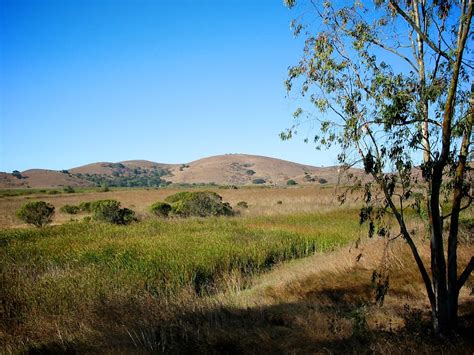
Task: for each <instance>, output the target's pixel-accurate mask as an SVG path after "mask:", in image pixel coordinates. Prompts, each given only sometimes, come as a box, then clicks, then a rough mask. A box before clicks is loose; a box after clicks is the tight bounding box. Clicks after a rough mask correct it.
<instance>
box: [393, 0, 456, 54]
mask: <svg viewBox="0 0 474 355" xmlns="http://www.w3.org/2000/svg"><path fill="white" fill-rule="evenodd" d="M389 3H390V5H391V6H393V8H394V9H395V10H396V11H397V12H398V13H399V14H400V15H401V16H402V17H403V18H404V19H405V21H406V22H408V24H409V25H410V26H411V27H412V28H413V29H414V30H415V31H416V33H418V35H419V36H420V38H421V39H422V40H423V41H424V42H426V44H427V45H428V46H430V48H431V49H432V50H434V51H435V52H436V53H438V54H440V55H441V56H443V57H444V58H446V59H447V60H448V62H450V63H452V62H454V59H453V58H451V57H450V56H449V55H448V54H447V53H446V52H444V51H442V50H441V49H439V48H438V47H437V46H436V44H434V43H433V41H431V40H430V39H429V38H428V37H427V36H426V35H425V34H424V33H423V31H422V30H421V29H420V28H419V27H418V26H417V25H416V24H415V22H414V21H413V20H412V19H411V18H410V16H408V14H407V13H406V12H405V11H403V9H402V8H400V6H398V4H397V3H396V2H395V1H394V0H389Z"/></svg>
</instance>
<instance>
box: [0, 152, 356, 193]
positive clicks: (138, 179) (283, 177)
mask: <svg viewBox="0 0 474 355" xmlns="http://www.w3.org/2000/svg"><path fill="white" fill-rule="evenodd" d="M338 172H339V168H338V167H315V166H310V165H303V164H298V163H294V162H290V161H286V160H281V159H275V158H269V157H264V156H257V155H247V154H225V155H218V156H213V157H208V158H203V159H199V160H196V161H193V162H190V163H185V164H162V163H156V162H152V161H148V160H129V161H122V162H118V163H110V162H99V163H92V164H87V165H83V166H80V167H76V168H71V169H68V170H62V171H53V170H44V169H34V170H26V171H23V172H18V173H17V174H15V175H16V176H14V174H9V173H0V187H1V188H15V187H17V188H21V187H31V188H40V187H44V188H48V187H63V186H72V187H80V186H84V187H85V186H97V185H100V184H101V183H107V184H108V185H109V186H163V185H167V184H170V183H175V184H211V183H214V184H218V185H258V184H265V185H286V184H287V182H288V180H294V181H295V182H296V183H297V184H318V185H319V184H325V183H337V182H339V181H340V180H341V179H342V180H341V182H345V181H347V178H346V177H344V176H340V174H339V173H338ZM351 173H353V174H356V175H358V176H361V175H363V174H364V173H363V171H362V170H360V169H351Z"/></svg>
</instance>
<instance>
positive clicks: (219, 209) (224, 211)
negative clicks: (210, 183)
mask: <svg viewBox="0 0 474 355" xmlns="http://www.w3.org/2000/svg"><path fill="white" fill-rule="evenodd" d="M165 201H166V202H169V203H171V208H172V210H171V212H172V213H173V214H175V215H178V216H181V217H190V216H197V217H208V216H232V215H233V214H234V211H232V207H230V205H229V204H228V203H227V202H222V197H221V196H220V195H218V194H216V193H215V192H211V191H195V192H184V191H183V192H178V193H177V194H174V195H171V196H168V197H167V198H166V199H165Z"/></svg>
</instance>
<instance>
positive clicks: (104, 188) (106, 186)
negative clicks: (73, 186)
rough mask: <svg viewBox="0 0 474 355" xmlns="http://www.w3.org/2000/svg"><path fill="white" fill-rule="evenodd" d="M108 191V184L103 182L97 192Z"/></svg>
mask: <svg viewBox="0 0 474 355" xmlns="http://www.w3.org/2000/svg"><path fill="white" fill-rule="evenodd" d="M109 191H110V189H109V184H107V183H106V182H103V183H101V184H100V189H99V192H109Z"/></svg>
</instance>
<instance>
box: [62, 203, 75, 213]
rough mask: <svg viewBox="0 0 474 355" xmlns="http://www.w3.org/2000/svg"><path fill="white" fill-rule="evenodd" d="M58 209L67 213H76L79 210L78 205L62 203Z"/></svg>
mask: <svg viewBox="0 0 474 355" xmlns="http://www.w3.org/2000/svg"><path fill="white" fill-rule="evenodd" d="M59 211H60V212H62V213H67V214H77V213H78V212H79V206H74V205H64V206H63V207H61V208H60V209H59Z"/></svg>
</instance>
